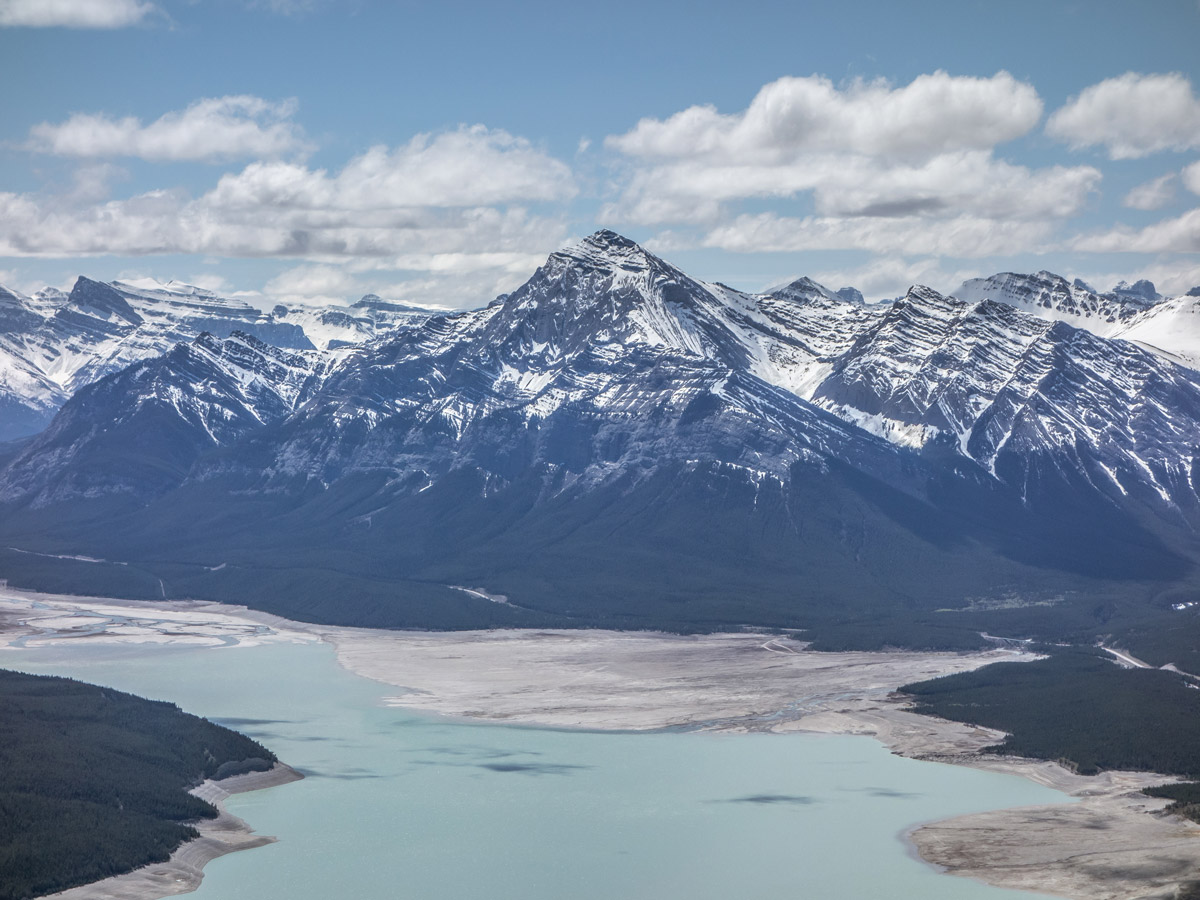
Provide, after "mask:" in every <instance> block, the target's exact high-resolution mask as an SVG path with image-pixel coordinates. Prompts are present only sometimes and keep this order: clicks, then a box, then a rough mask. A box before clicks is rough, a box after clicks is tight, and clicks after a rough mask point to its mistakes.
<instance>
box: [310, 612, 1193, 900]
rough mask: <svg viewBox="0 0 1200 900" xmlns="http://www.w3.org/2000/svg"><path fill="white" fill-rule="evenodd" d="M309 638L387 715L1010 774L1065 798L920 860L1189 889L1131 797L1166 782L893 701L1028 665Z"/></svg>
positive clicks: (1157, 817)
mask: <svg viewBox="0 0 1200 900" xmlns="http://www.w3.org/2000/svg"><path fill="white" fill-rule="evenodd" d="M316 630H317V631H318V633H320V634H321V635H322V636H323V637H324V638H325V639H326V640H329V641H332V642H333V643H334V645H335V646H336V647H337V651H338V659H339V660H340V661H341V663H342V665H344V666H345V667H346V668H348V669H349V670H351V671H352V672H355V673H357V674H359V675H363V676H366V677H368V678H373V679H375V680H377V681H381V682H383V683H385V684H390V685H394V686H396V687H400V688H403V692H402V693H399V694H397V695H396V696H395V697H393V698H391V699H390V701H389V702H392V703H394V704H396V705H398V706H406V707H412V708H418V709H426V710H429V711H432V712H438V713H443V714H448V715H454V716H462V717H469V718H473V719H486V720H491V721H504V722H522V723H527V724H531V725H534V724H536V725H550V726H558V727H586V728H601V729H607V728H620V729H651V728H662V727H668V726H683V727H695V728H704V729H710V730H719V731H769V732H788V731H809V732H823V733H836V734H862V735H869V736H871V737H874V738H876V739H877V740H879V741H881V742H882V743H883V744H885V745H886V746H887V747H888V748H889V749H891V750H892V751H893V752H895V753H899V754H901V755H904V756H909V757H913V758H916V759H926V760H934V761H938V762H945V763H952V764H957V765H968V766H973V767H976V768H981V769H988V770H991V771H997V772H1005V773H1009V774H1014V775H1020V776H1023V777H1025V778H1029V779H1032V780H1034V781H1037V782H1039V783H1041V784H1044V785H1047V786H1049V787H1053V788H1056V789H1058V790H1061V791H1063V792H1064V793H1065V794H1068V795H1070V796H1071V797H1072V798H1074V799H1075V800H1077V802H1075V803H1064V804H1061V805H1054V806H1041V807H1027V808H1023V809H1010V810H998V811H994V812H988V813H982V814H979V815H973V816H963V817H960V818H955V819H950V820H947V821H943V822H937V823H932V824H928V825H924V826H921V827H918V828H916V829H914V830H913V831H912V832H911V833H910V834H909V835H908V837H909V839H910V840H911V841H912V843H913V845H914V847H915V848H916V850H917V851H918V853H919V854H920V856H921V857H922V858H923V859H925V860H926V861H928V862H931V863H933V864H935V865H938V866H940V867H942V868H943V869H944V870H945V871H947V872H949V873H951V874H954V875H961V876H965V877H970V878H977V879H980V880H982V881H986V882H988V883H990V884H994V885H997V886H1000V887H1006V888H1014V889H1020V890H1030V891H1037V892H1039V893H1043V894H1057V895H1060V896H1063V897H1070V898H1078V900H1135V898H1137V900H1174V898H1175V897H1176V892H1177V889H1178V888H1179V886H1180V885H1181V884H1183V883H1187V882H1190V881H1192V880H1195V879H1200V826H1196V825H1194V824H1192V823H1190V822H1186V821H1184V820H1182V819H1179V818H1177V817H1174V816H1167V815H1163V814H1161V813H1160V812H1159V811H1160V810H1162V809H1163V807H1165V806H1166V805H1167V802H1166V801H1164V800H1153V799H1150V798H1148V797H1146V796H1145V795H1143V794H1140V793H1138V790H1139V788H1142V787H1146V786H1149V785H1152V784H1161V783H1163V782H1164V781H1169V780H1171V779H1168V778H1165V777H1163V776H1161V775H1154V774H1150V773H1144V772H1108V773H1104V774H1102V775H1099V776H1096V777H1084V776H1079V775H1076V774H1074V773H1072V772H1070V771H1069V770H1067V769H1065V768H1063V767H1062V766H1059V765H1056V764H1054V763H1049V762H1040V761H1036V760H1027V759H1018V758H1012V757H1000V756H995V755H989V754H983V753H982V752H981V750H982V749H983V748H984V747H987V746H990V745H992V744H996V743H998V742H999V741H1000V740H1002V739H1003V734H1002V733H1000V732H998V731H992V730H990V729H984V728H977V727H973V726H968V725H963V724H960V723H955V722H948V721H945V720H942V719H934V718H930V717H928V716H919V715H916V714H914V713H912V712H910V711H908V709H907V703H906V701H905V700H904V699H903V698H901V697H898V696H896V695H895V694H894V693H893V692H894V691H895V689H896V688H897V687H899V686H900V685H903V684H908V683H910V682H912V681H917V680H920V679H923V678H931V677H935V676H938V675H945V674H950V673H953V672H962V671H967V670H971V669H975V668H978V667H980V666H982V665H986V664H988V663H992V662H997V661H1000V660H1005V659H1010V660H1013V659H1030V658H1032V657H1030V656H1029V655H1027V654H1020V653H1016V652H1012V651H1004V650H994V651H990V652H983V653H944V654H941V653H938V654H917V653H905V652H893V653H814V652H811V651H808V650H805V649H804V648H803V645H802V644H800V643H797V642H795V641H792V640H789V639H787V638H771V637H769V636H766V635H750V634H734V635H730V634H725V635H704V636H694V637H681V636H675V635H663V634H630V633H622V632H603V631H586V632H581V631H541V632H514V631H494V632H470V633H447V634H437V633H405V632H378V631H373V630H369V629H347V628H336V629H331V628H317V629H316Z"/></svg>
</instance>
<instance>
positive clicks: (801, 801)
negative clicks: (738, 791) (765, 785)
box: [715, 794, 821, 806]
mask: <svg viewBox="0 0 1200 900" xmlns="http://www.w3.org/2000/svg"><path fill="white" fill-rule="evenodd" d="M715 802H717V803H761V804H769V803H790V804H794V805H796V806H808V805H810V804H813V803H820V802H821V801H820V800H818V799H817V798H816V797H807V796H805V795H804V794H751V795H750V796H748V797H734V798H733V799H732V800H717V801H715Z"/></svg>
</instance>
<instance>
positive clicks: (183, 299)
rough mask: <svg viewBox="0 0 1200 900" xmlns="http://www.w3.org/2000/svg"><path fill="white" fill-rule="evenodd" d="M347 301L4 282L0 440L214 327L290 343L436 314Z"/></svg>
mask: <svg viewBox="0 0 1200 900" xmlns="http://www.w3.org/2000/svg"><path fill="white" fill-rule="evenodd" d="M347 309H348V310H349V312H348V313H343V312H341V311H339V310H336V309H330V310H306V309H295V310H288V309H286V308H282V307H280V308H277V310H276V313H275V314H267V313H263V312H262V311H261V310H259V309H256V308H255V307H253V306H251V305H250V304H248V303H245V302H244V301H241V300H237V299H229V298H224V297H219V296H217V295H216V294H214V293H213V292H212V291H208V290H205V289H203V288H198V287H195V286H192V285H187V284H181V283H178V282H170V283H168V284H165V285H164V284H158V283H157V282H152V281H139V282H136V283H132V282H120V281H117V282H113V283H112V284H104V283H102V282H97V281H92V280H91V279H88V278H83V277H80V278H79V279H78V281H76V283H75V286H74V287H73V288H72V290H71V292H70V294H64V293H63V292H61V291H56V290H54V289H51V288H47V289H46V290H44V291H39V292H38V294H36V295H35V296H33V297H25V296H23V295H20V294H17V293H16V292H14V291H10V290H7V289H4V288H0V441H3V440H8V439H11V438H15V437H20V436H23V435H27V434H33V433H35V432H37V431H39V430H40V429H41V428H42V427H44V426H45V425H46V424H47V423H48V422H49V420H50V417H51V416H52V415H53V413H54V411H55V410H56V409H58V407H59V406H61V405H62V403H63V402H64V401H65V400H66V398H67V397H69V396H71V394H72V393H74V392H75V391H77V390H78V389H79V388H81V387H83V386H84V385H87V384H90V383H92V382H94V381H96V380H97V379H99V378H102V377H104V376H105V375H108V374H110V373H112V372H116V371H119V370H120V369H123V368H124V367H126V366H128V365H130V364H131V363H133V362H136V361H138V360H141V359H147V358H150V357H154V356H158V355H160V354H163V353H165V352H167V351H168V350H169V349H170V348H171V347H172V346H174V345H175V344H177V343H180V342H188V341H191V340H192V339H193V338H195V337H196V336H197V335H199V334H202V333H205V332H208V333H211V334H214V335H216V336H217V337H221V338H224V337H228V336H229V335H230V334H232V333H233V332H235V331H241V332H243V333H246V334H249V335H252V336H254V337H255V338H257V339H259V340H263V341H265V342H267V343H269V344H272V345H275V346H278V347H283V348H286V349H292V350H304V349H310V348H312V347H314V345H315V344H316V345H319V346H321V347H322V349H326V348H329V347H331V346H346V345H349V344H356V343H360V342H361V341H363V340H366V339H368V338H371V337H373V336H375V335H376V334H379V333H382V332H384V331H386V330H387V329H388V328H390V327H395V326H398V325H400V324H404V323H406V322H413V321H420V320H421V319H422V318H423V317H424V316H425V315H428V314H429V313H428V312H425V313H422V312H420V311H416V310H414V309H412V308H410V307H396V306H394V305H391V304H387V303H386V302H384V301H381V300H379V298H377V297H374V298H371V297H369V298H364V300H363V301H359V303H357V304H355V305H354V306H353V307H348V308H347ZM280 313H281V314H280ZM350 313H352V314H353V316H351V315H350ZM347 323H348V324H347ZM306 326H308V327H310V328H312V329H313V331H314V336H315V338H316V339H315V340H310V338H309V337H308V335H307V334H306V333H305V327H306Z"/></svg>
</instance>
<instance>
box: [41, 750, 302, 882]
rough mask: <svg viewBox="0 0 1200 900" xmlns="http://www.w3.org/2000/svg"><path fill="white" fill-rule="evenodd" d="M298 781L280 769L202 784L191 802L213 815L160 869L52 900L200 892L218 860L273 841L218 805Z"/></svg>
mask: <svg viewBox="0 0 1200 900" xmlns="http://www.w3.org/2000/svg"><path fill="white" fill-rule="evenodd" d="M303 777H304V776H303V775H301V774H300V773H299V772H297V771H296V770H295V769H292V768H290V767H288V766H285V765H283V764H282V763H276V764H275V766H274V767H273V768H271V769H270V770H268V771H266V772H250V773H248V774H246V775H234V776H233V777H232V778H225V779H222V780H221V781H212V780H208V781H205V782H204V783H203V784H201V785H199V786H198V787H196V788H194V789H193V790H192V793H193V794H195V795H196V796H197V797H200V798H202V799H204V800H207V801H208V802H209V803H211V804H212V805H213V806H215V807H216V808H217V811H218V813H219V815H218V816H217V817H216V818H215V819H207V820H203V821H201V822H199V823H198V824H197V825H196V830H197V831H199V832H200V836H199V837H198V838H196V839H195V840H191V841H188V842H187V843H186V844H184V845H182V846H181V847H179V849H177V850H176V851H175V852H174V853H173V854H171V858H170V859H169V860H167V861H166V862H165V863H156V864H153V865H149V866H143V867H142V868H140V869H135V870H134V871H132V872H128V873H126V874H124V875H116V876H114V877H112V878H105V879H104V880H103V881H94V882H92V883H91V884H85V885H81V886H79V887H74V888H71V889H69V890H66V891H62V892H61V893H58V894H51V895H50V897H52V898H54V900H159V898H161V897H172V896H174V895H176V894H187V893H190V892H192V891H194V890H196V888H198V887H199V886H200V882H201V880H202V879H203V878H204V872H203V869H204V866H205V865H207V864H208V863H209V862H211V861H212V860H214V859H216V858H217V857H218V856H224V855H225V854H226V853H234V852H236V851H238V850H250V849H253V848H254V847H262V846H264V845H265V844H273V843H275V838H273V837H268V836H267V835H262V834H255V833H254V829H252V828H251V827H250V826H249V825H247V824H246V822H245V821H243V820H242V819H239V818H238V817H237V816H235V815H233V814H232V813H230V812H228V811H227V810H226V809H225V804H224V801H225V799H226V798H227V797H230V796H232V795H233V794H243V793H245V792H247V791H260V790H263V789H264V788H269V787H276V786H277V785H281V784H288V783H290V782H293V781H299V780H300V779H301V778H303Z"/></svg>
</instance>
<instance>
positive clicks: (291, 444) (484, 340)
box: [275, 232, 886, 481]
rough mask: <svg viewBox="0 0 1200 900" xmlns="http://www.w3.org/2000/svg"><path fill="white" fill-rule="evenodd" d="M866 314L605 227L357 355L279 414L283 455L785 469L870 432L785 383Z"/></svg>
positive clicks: (292, 458) (597, 472)
mask: <svg viewBox="0 0 1200 900" xmlns="http://www.w3.org/2000/svg"><path fill="white" fill-rule="evenodd" d="M869 318H870V316H869V314H867V313H865V312H863V311H862V307H861V304H855V303H850V302H846V301H844V300H842V299H841V298H838V297H836V296H835V295H832V294H831V293H829V292H828V291H825V289H823V288H820V287H819V286H815V285H813V284H812V283H808V284H806V285H803V286H799V287H796V286H794V290H790V291H787V292H781V293H780V294H778V295H776V296H770V297H767V296H764V297H756V296H751V295H746V294H741V293H739V292H736V291H733V290H731V289H729V288H725V287H722V286H720V285H705V284H702V283H700V282H697V281H695V280H693V279H691V278H689V277H688V276H686V275H684V274H683V273H682V272H680V271H679V270H678V269H675V268H674V267H672V266H670V265H668V264H667V263H665V262H663V261H662V260H660V259H658V258H657V257H654V256H653V255H651V254H648V253H646V252H645V251H644V250H642V249H641V248H640V247H638V246H637V245H636V244H633V243H632V242H631V241H628V240H627V239H625V238H621V237H620V236H618V235H615V234H613V233H611V232H600V233H598V234H596V235H594V236H593V237H591V238H589V239H587V240H585V241H584V242H583V243H581V244H580V245H578V246H577V247H574V248H570V249H568V250H564V251H562V252H559V253H556V254H553V255H552V256H551V257H550V258H549V260H548V261H547V263H546V265H545V266H543V267H542V268H540V269H539V270H538V271H537V272H536V273H535V274H534V275H533V277H532V278H531V279H530V280H529V281H528V282H526V284H524V285H523V286H522V287H521V288H519V289H518V290H516V291H514V292H513V293H512V294H510V295H507V296H505V297H503V298H501V299H500V300H498V301H497V302H495V303H493V304H492V305H491V306H489V307H487V308H486V309H483V310H478V311H474V312H469V313H464V314H461V315H458V316H446V317H440V318H437V319H431V320H429V321H428V322H426V323H425V324H424V325H423V326H421V327H419V328H411V329H406V330H404V331H401V332H399V333H398V334H397V336H396V337H394V338H391V339H385V340H383V341H377V342H375V343H372V344H370V345H367V346H366V347H364V349H363V351H362V352H360V353H356V354H352V355H351V356H350V357H349V358H348V359H347V360H346V361H345V363H344V364H342V365H341V366H340V367H339V368H338V369H337V370H336V371H335V372H333V374H331V376H330V377H329V379H328V380H327V382H326V383H325V385H324V387H323V388H322V390H321V392H320V393H319V395H317V396H315V397H314V398H313V400H312V402H310V403H309V404H308V405H306V406H305V407H304V408H303V409H302V410H300V411H298V413H297V415H296V416H295V417H294V418H293V419H292V420H290V421H289V422H288V423H286V424H285V425H282V426H281V429H280V430H281V435H282V436H283V437H282V440H283V441H284V443H283V446H282V450H281V452H280V454H279V462H278V464H277V465H276V467H275V471H276V472H277V473H278V474H281V475H286V476H289V477H305V476H312V477H320V478H321V480H323V481H330V480H333V479H336V478H337V477H339V476H340V475H341V474H344V473H345V472H346V471H356V472H362V471H367V470H372V469H376V468H384V469H387V470H389V471H391V472H393V473H394V474H395V475H396V476H397V477H399V476H400V475H402V474H403V473H404V472H405V471H417V470H419V471H421V472H424V473H427V474H432V473H433V472H443V473H444V472H446V471H448V470H449V468H451V467H452V466H461V465H463V464H464V463H465V462H468V461H469V462H471V463H472V464H474V465H477V466H479V467H480V468H482V469H486V470H488V471H490V472H493V473H495V474H500V473H503V474H504V476H505V477H511V476H512V475H513V474H514V473H516V472H519V471H521V470H523V469H524V468H526V467H528V466H530V465H533V464H538V463H546V464H550V465H553V466H556V467H562V468H565V469H566V470H569V471H571V472H573V473H575V474H574V477H584V478H588V479H595V480H603V479H604V478H605V477H607V476H609V475H612V474H614V473H616V474H620V475H623V476H627V475H629V474H630V473H631V472H633V473H638V472H645V471H648V470H649V469H651V468H653V466H654V464H655V461H656V460H659V459H661V458H663V456H664V454H665V455H666V456H668V457H670V458H673V459H679V460H689V459H693V460H694V459H697V458H699V459H707V460H718V461H721V462H724V463H729V464H735V465H738V466H742V467H744V468H745V469H746V470H747V471H752V472H755V473H758V474H759V475H762V474H771V475H773V476H776V477H777V476H780V475H784V474H786V472H787V470H788V467H789V466H791V465H792V464H793V463H795V462H797V461H799V460H802V459H810V460H811V459H816V458H818V457H820V456H829V455H833V456H838V457H839V458H840V457H852V456H856V455H858V454H860V453H864V452H868V451H866V450H865V449H864V447H866V446H867V445H872V444H873V443H874V442H871V441H870V440H869V439H866V437H865V436H863V435H859V434H858V433H857V430H856V429H853V428H849V427H847V426H846V425H845V424H844V423H842V422H839V421H838V420H837V419H836V418H834V417H831V416H829V415H826V414H824V413H823V412H821V411H819V410H816V409H814V408H813V407H812V406H810V405H809V404H806V403H804V402H802V401H801V398H799V397H798V396H797V395H796V394H795V393H794V392H793V390H792V387H793V385H795V384H797V383H799V382H802V381H803V379H804V377H805V376H808V375H810V373H811V372H812V371H813V370H814V368H818V367H820V366H821V365H828V364H829V361H830V360H831V359H832V354H833V353H835V352H836V349H837V348H838V347H840V346H844V345H846V344H848V343H849V341H850V339H851V338H850V335H852V334H853V329H854V328H856V327H858V326H859V324H860V323H861V322H862V321H866V320H868V319H869ZM835 319H840V320H841V321H842V322H843V323H844V322H847V321H848V322H849V323H850V325H849V327H843V328H836V327H831V324H832V322H833V320H835ZM883 451H886V448H883ZM870 452H873V453H875V455H881V450H880V448H875V449H873V450H872V451H870ZM883 455H886V453H884V454H883ZM318 473H319V474H318Z"/></svg>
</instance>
